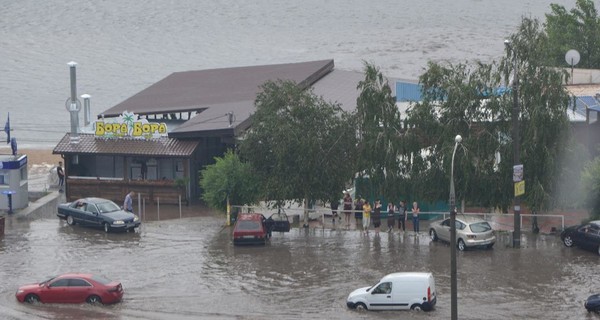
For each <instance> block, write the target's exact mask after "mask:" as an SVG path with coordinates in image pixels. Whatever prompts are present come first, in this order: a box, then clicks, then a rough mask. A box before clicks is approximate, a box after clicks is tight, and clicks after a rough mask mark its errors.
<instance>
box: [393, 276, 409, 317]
mask: <svg viewBox="0 0 600 320" xmlns="http://www.w3.org/2000/svg"><path fill="white" fill-rule="evenodd" d="M410 284H411V282H403V281H395V282H394V285H393V286H392V299H393V300H394V310H409V309H410V303H411V300H412V298H413V297H412V294H411V288H410V287H409V286H410Z"/></svg>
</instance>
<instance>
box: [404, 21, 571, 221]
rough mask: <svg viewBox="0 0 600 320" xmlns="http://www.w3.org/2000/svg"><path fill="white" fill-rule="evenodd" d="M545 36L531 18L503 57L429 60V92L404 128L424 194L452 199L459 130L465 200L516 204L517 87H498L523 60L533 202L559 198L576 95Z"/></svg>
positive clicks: (523, 122) (425, 80)
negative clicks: (551, 61) (547, 59)
mask: <svg viewBox="0 0 600 320" xmlns="http://www.w3.org/2000/svg"><path fill="white" fill-rule="evenodd" d="M544 41H545V35H544V34H543V32H542V31H541V28H540V25H539V22H538V21H537V20H531V19H527V18H524V19H523V21H522V23H521V25H520V27H519V30H518V31H517V32H516V33H515V34H513V35H511V36H510V43H511V49H510V50H508V55H507V56H506V57H505V58H504V59H503V60H502V61H501V62H500V63H499V64H495V63H492V64H483V63H474V64H470V65H469V64H458V65H452V64H437V63H430V64H429V66H428V69H427V71H426V72H425V73H424V74H423V75H422V76H421V77H420V83H421V84H422V86H423V99H422V101H421V102H419V103H417V104H415V105H414V106H413V107H412V109H411V110H410V111H409V113H408V119H407V128H406V134H405V135H404V139H405V140H406V145H407V149H406V151H407V153H406V154H405V157H406V158H407V159H412V160H411V161H410V163H409V166H408V170H409V177H411V178H410V179H409V180H408V183H410V184H411V185H413V189H414V190H415V191H416V193H417V195H421V196H422V197H424V198H425V199H429V200H438V199H440V198H442V199H447V197H448V191H449V190H448V189H449V187H448V186H449V178H450V166H451V157H452V150H453V147H454V137H455V136H456V135H457V134H460V135H461V136H462V137H463V142H462V148H461V149H460V150H459V151H458V152H457V158H456V160H455V184H456V194H457V199H459V200H460V199H463V200H466V201H469V202H471V203H473V204H476V205H481V206H486V207H500V208H502V209H503V210H506V209H507V208H508V207H509V205H510V203H511V201H512V198H513V194H514V191H513V190H514V188H513V182H512V171H513V169H512V166H513V156H514V154H513V150H514V148H513V141H512V128H513V126H512V122H511V116H512V114H513V107H514V104H513V93H514V91H512V90H509V91H508V92H507V93H505V94H502V92H501V91H499V90H498V89H499V88H501V87H502V86H505V85H506V84H507V82H508V81H507V80H508V79H510V78H511V77H512V75H513V74H514V72H513V71H514V68H515V67H516V74H517V75H518V77H517V78H518V90H517V93H518V105H519V106H520V113H519V126H520V130H521V132H520V146H521V148H520V150H521V152H520V153H521V156H520V160H521V163H522V164H524V168H525V182H526V193H525V196H524V197H525V202H526V203H527V204H528V205H529V207H530V208H531V209H532V210H533V211H534V212H535V211H539V210H542V209H546V208H548V207H549V206H550V205H551V204H552V201H551V198H552V194H553V192H554V190H555V180H556V179H555V178H556V172H557V170H558V164H557V161H556V160H557V158H558V156H559V155H560V154H561V153H562V152H563V149H564V146H565V141H566V139H567V138H568V136H569V134H568V119H567V115H566V109H567V106H568V99H569V97H568V94H567V92H566V90H565V88H564V87H563V85H562V78H563V77H564V73H563V72H561V71H558V70H555V69H552V68H547V67H545V66H544V63H543V57H544V52H543V48H544V46H543V44H544ZM515 54H516V56H515ZM512 80H513V81H514V80H515V79H512ZM498 155H500V158H501V161H500V163H498V162H497V159H498ZM416 179H419V181H416Z"/></svg>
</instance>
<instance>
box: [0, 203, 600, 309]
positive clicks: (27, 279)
mask: <svg viewBox="0 0 600 320" xmlns="http://www.w3.org/2000/svg"><path fill="white" fill-rule="evenodd" d="M422 228H423V226H422ZM498 238H499V240H498V243H497V244H496V246H495V247H494V249H492V250H473V251H467V252H458V314H459V318H460V319H600V316H599V315H595V314H588V313H587V312H586V311H585V309H584V308H583V301H584V300H585V299H586V298H587V297H588V296H589V295H591V294H593V293H598V292H600V276H599V275H600V274H599V273H600V268H599V267H600V257H599V256H598V255H597V254H594V253H593V252H588V251H583V250H579V249H577V248H566V247H564V246H563V245H562V243H561V242H560V239H559V237H557V235H545V234H540V235H532V234H529V233H527V232H525V233H524V234H523V237H522V240H521V243H522V246H523V248H521V249H512V248H511V247H510V243H511V241H512V238H511V234H510V233H498ZM449 261H450V248H449V246H448V245H447V244H445V243H439V242H435V243H434V242H431V241H430V240H429V238H428V236H427V234H426V233H424V232H423V233H421V234H419V235H415V234H414V233H412V232H407V233H398V232H395V233H392V234H388V233H384V232H382V233H381V234H380V236H379V237H376V236H374V234H373V232H372V231H371V234H370V235H369V236H364V235H361V233H360V232H359V231H357V230H353V229H345V228H338V229H331V228H329V227H326V228H310V229H303V228H293V229H292V231H291V232H289V233H275V234H274V235H273V238H272V239H271V241H270V243H269V244H267V245H266V246H262V247H261V246H259V247H234V246H233V245H232V243H231V230H230V228H226V227H223V219H222V217H216V216H213V215H211V214H207V215H205V216H202V217H191V218H183V219H172V220H161V221H146V222H145V223H144V224H143V225H142V227H141V229H140V230H138V231H137V232H135V233H123V234H105V233H104V232H102V231H100V230H94V229H87V228H81V227H79V226H69V225H67V224H66V223H65V222H63V221H59V220H58V218H53V217H48V218H43V219H38V220H32V221H28V220H23V219H16V218H15V217H7V220H6V234H5V236H4V238H1V239H0V266H1V267H0V279H2V281H1V282H0V315H2V316H1V318H2V319H81V318H84V317H85V318H86V319H200V318H202V319H265V318H271V319H317V318H318V319H367V318H369V319H397V318H398V317H401V318H403V319H449V318H450V278H449V273H450V265H449ZM69 271H77V272H92V273H100V274H103V275H105V276H107V277H108V278H111V279H115V280H120V281H121V282H122V284H123V286H124V289H125V296H124V300H123V302H121V303H119V304H116V305H110V306H90V305H43V304H42V305H29V304H20V303H18V302H17V301H16V299H15V296H14V294H15V291H16V289H17V287H18V286H20V285H22V284H26V283H31V282H35V281H38V280H43V279H44V278H46V276H49V275H54V274H58V273H63V272H69ZM398 271H430V272H432V273H433V274H434V277H435V279H436V285H437V291H438V304H437V307H436V310H434V311H433V312H429V313H418V312H409V311H406V312H404V311H399V312H357V311H355V310H349V309H347V308H346V305H345V302H346V297H347V295H348V294H349V293H350V292H351V291H352V290H353V289H356V288H358V287H362V286H366V285H372V284H375V283H376V282H377V281H378V279H379V278H381V277H382V276H384V275H385V274H387V273H391V272H398Z"/></svg>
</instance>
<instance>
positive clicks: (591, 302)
mask: <svg viewBox="0 0 600 320" xmlns="http://www.w3.org/2000/svg"><path fill="white" fill-rule="evenodd" d="M583 306H584V307H585V309H586V310H587V311H589V312H600V294H593V295H591V296H589V297H588V298H587V300H586V301H585V303H584V304H583Z"/></svg>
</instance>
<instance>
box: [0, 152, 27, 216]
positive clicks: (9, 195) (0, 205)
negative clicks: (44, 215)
mask: <svg viewBox="0 0 600 320" xmlns="http://www.w3.org/2000/svg"><path fill="white" fill-rule="evenodd" d="M27 179H28V178H27V155H14V156H13V155H0V210H4V211H7V212H9V211H12V210H15V209H22V208H25V207H27V205H28V204H29V183H28V180H27ZM9 213H10V212H9Z"/></svg>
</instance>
